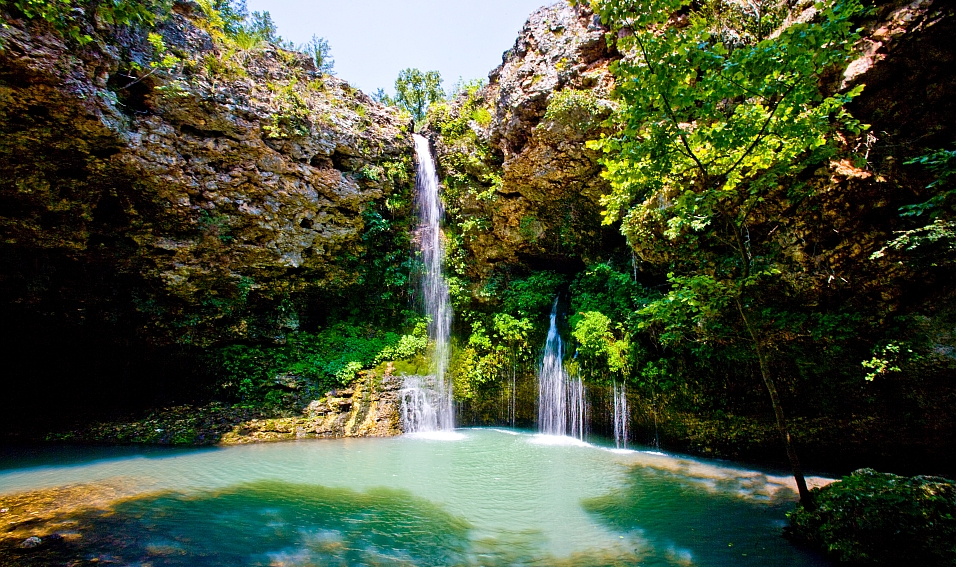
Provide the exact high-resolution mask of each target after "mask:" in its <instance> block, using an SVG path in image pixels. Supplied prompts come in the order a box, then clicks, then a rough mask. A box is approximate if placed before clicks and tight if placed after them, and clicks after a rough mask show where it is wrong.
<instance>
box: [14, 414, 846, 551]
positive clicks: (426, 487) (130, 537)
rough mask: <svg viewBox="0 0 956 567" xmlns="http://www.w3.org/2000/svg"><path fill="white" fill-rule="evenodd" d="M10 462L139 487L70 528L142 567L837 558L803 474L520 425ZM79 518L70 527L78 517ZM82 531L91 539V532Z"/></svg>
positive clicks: (37, 480) (35, 475) (59, 481)
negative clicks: (804, 513) (807, 523)
mask: <svg viewBox="0 0 956 567" xmlns="http://www.w3.org/2000/svg"><path fill="white" fill-rule="evenodd" d="M86 451H87V454H86V455H85V456H84V455H83V452H84V450H83V449H71V450H69V451H68V453H67V455H68V457H69V459H68V460H67V461H66V462H67V464H62V465H53V464H47V465H42V466H36V465H37V464H38V463H40V462H41V461H43V460H44V459H45V458H46V459H49V460H50V461H57V462H62V461H59V459H60V458H62V456H60V457H58V456H57V453H56V451H50V452H49V453H46V454H34V455H33V456H32V457H30V459H31V460H29V461H25V464H29V465H30V466H29V467H21V468H16V467H17V464H16V459H15V458H13V457H12V456H11V455H9V454H8V455H6V456H5V457H4V458H2V459H0V467H3V469H4V470H0V495H9V494H13V493H18V492H24V491H30V490H37V489H43V488H56V487H62V486H68V485H76V484H91V485H96V484H97V483H101V484H108V483H113V484H123V486H124V487H125V489H126V494H133V495H134V496H133V497H131V498H126V499H123V500H120V501H117V502H116V503H114V504H113V505H111V506H110V507H109V508H108V509H106V510H103V509H98V510H89V511H87V512H80V513H73V514H72V515H71V517H70V518H69V521H68V522H65V523H64V524H63V525H64V526H68V529H69V530H70V532H71V533H72V534H74V536H75V537H74V540H77V539H78V540H79V541H81V542H82V547H83V552H84V553H86V554H87V556H88V557H93V556H98V557H100V558H101V559H102V558H105V559H107V560H115V561H118V562H119V563H121V564H128V565H145V564H149V565H152V566H160V565H170V566H172V565H176V566H180V565H181V566H186V565H223V566H225V565H255V566H259V565H262V566H279V565H290V566H291V565H301V566H305V565H576V566H584V565H635V564H640V565H701V566H705V565H734V566H738V565H739V566H749V565H753V566H757V565H759V566H805V565H828V563H826V562H825V561H823V560H821V559H820V558H818V557H817V556H815V555H812V554H810V553H808V552H805V551H803V550H801V549H799V548H796V547H794V546H792V545H790V544H789V543H788V542H787V541H786V540H784V539H782V538H781V537H780V535H779V532H780V528H781V527H782V525H783V523H784V521H785V512H786V510H788V509H789V508H790V507H791V506H792V504H791V502H792V500H793V499H794V498H795V496H794V495H793V492H792V489H791V488H789V485H790V482H791V481H790V480H788V479H787V478H786V477H776V476H773V475H768V474H765V473H761V472H757V471H751V470H746V469H742V468H734V467H729V466H726V465H725V464H719V463H713V462H707V461H701V460H695V459H689V458H686V457H676V456H668V455H663V454H653V453H645V452H640V451H621V450H611V449H607V448H602V447H596V446H593V445H588V444H586V443H582V442H580V441H577V440H572V439H568V438H555V437H547V436H540V435H532V434H528V433H524V432H519V431H513V430H496V429H465V430H458V431H457V432H456V433H450V432H445V433H442V434H441V435H439V436H437V438H435V436H432V437H429V436H414V435H412V436H403V437H399V438H392V439H343V440H326V441H321V440H320V441H303V442H293V443H280V444H266V445H254V446H242V447H229V448H217V449H204V450H195V451H175V452H173V451H170V452H168V453H163V452H161V451H148V452H145V453H143V454H138V455H134V454H129V453H125V452H121V453H119V454H116V453H113V454H110V453H109V452H103V451H98V450H96V449H88V450H86ZM65 529H66V528H65ZM77 534H78V535H77Z"/></svg>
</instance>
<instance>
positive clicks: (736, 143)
mask: <svg viewBox="0 0 956 567" xmlns="http://www.w3.org/2000/svg"><path fill="white" fill-rule="evenodd" d="M594 8H595V10H596V11H597V12H598V13H599V14H600V16H601V19H602V21H603V22H605V23H606V24H609V25H610V26H611V27H612V29H613V31H614V32H616V33H617V37H618V39H617V47H618V49H619V51H620V52H621V53H622V54H624V57H623V59H622V60H620V61H619V62H617V63H615V64H614V67H613V71H614V73H615V76H616V78H617V88H616V91H615V94H616V97H617V99H618V101H619V103H620V106H619V109H618V111H617V112H616V114H615V115H614V116H613V117H612V118H611V123H612V126H614V127H616V129H617V133H616V134H612V135H608V136H605V137H603V138H602V139H601V140H599V141H596V142H594V143H592V147H594V148H597V149H601V150H603V151H604V159H603V162H604V165H605V166H606V168H607V171H606V173H605V177H606V178H607V179H608V180H609V181H610V182H611V185H612V191H611V193H610V194H609V195H607V196H606V197H605V199H604V202H603V204H604V205H605V207H606V212H605V222H606V223H612V222H616V221H619V220H620V221H621V223H622V232H623V233H624V235H625V236H626V237H627V239H628V243H629V244H630V246H631V247H632V249H633V250H634V251H635V253H636V254H637V256H638V257H639V258H641V259H643V260H645V261H649V262H653V263H656V264H658V265H665V266H666V267H667V270H668V272H669V275H668V279H669V281H670V283H671V291H670V292H669V293H668V294H667V295H666V296H664V297H663V298H661V299H659V300H657V301H654V302H652V303H650V304H649V305H647V306H646V307H645V308H644V309H643V310H642V311H641V315H642V316H643V318H644V321H643V323H642V326H644V327H645V328H653V329H654V330H655V332H656V333H658V336H659V337H660V340H661V341H662V342H665V343H667V342H671V343H681V342H684V343H686V342H690V343H694V342H697V343H704V344H707V343H710V344H715V343H720V342H724V343H728V342H734V341H739V340H741V339H743V340H744V341H745V342H747V343H749V344H750V349H751V356H752V357H753V358H755V359H756V360H755V362H756V365H757V368H758V370H759V373H760V376H761V378H762V380H763V382H764V384H765V386H766V388H767V392H768V394H769V396H770V399H771V403H772V406H773V410H774V414H775V417H776V423H777V428H778V431H779V433H780V436H781V439H782V441H783V443H784V445H785V447H786V450H787V456H788V459H789V460H790V463H791V466H792V469H793V474H794V478H795V479H796V481H797V486H798V489H799V492H800V498H801V501H803V502H804V503H805V504H807V505H812V504H811V501H810V494H809V491H808V490H807V486H806V481H805V480H804V477H803V473H802V470H801V467H800V464H799V460H798V458H797V455H796V452H795V450H794V447H793V444H792V442H791V439H790V434H789V430H788V426H787V422H786V419H785V416H784V411H783V406H782V402H781V399H780V395H779V394H778V390H777V381H778V378H779V376H776V375H775V368H777V366H776V365H775V363H774V358H775V355H776V354H777V353H778V351H779V348H780V347H781V346H782V345H783V344H785V343H786V342H787V341H789V340H791V339H792V337H794V336H802V335H804V334H812V335H814V336H816V335H815V333H820V332H824V331H822V330H825V329H829V328H831V327H833V326H834V321H833V318H832V317H830V316H829V315H827V314H821V313H814V312H813V310H812V308H811V309H809V310H808V309H805V307H806V306H805V305H800V304H799V302H791V303H790V304H788V303H787V301H786V298H796V297H799V296H800V294H801V291H802V288H803V287H804V286H806V285H807V281H805V280H804V279H802V278H806V277H807V275H806V274H801V273H797V272H796V271H795V270H794V269H793V265H794V264H793V263H792V262H791V261H790V260H789V259H788V258H787V255H786V250H785V245H783V244H782V243H781V241H780V240H778V238H779V235H776V236H775V231H776V230H777V229H775V228H773V226H772V225H771V223H769V222H768V220H769V219H773V218H775V217H777V216H779V215H784V214H788V213H787V211H789V214H794V210H795V209H796V208H798V207H800V206H801V204H802V203H803V202H805V198H806V197H807V192H808V191H812V189H809V188H808V185H807V184H806V183H803V184H800V183H794V182H793V179H794V176H795V175H796V174H797V173H798V172H802V171H806V170H808V169H810V168H816V167H819V165H821V164H824V163H826V162H827V161H829V159H830V158H832V157H833V156H834V155H835V154H836V153H837V151H838V149H839V144H840V142H839V140H840V137H839V136H838V135H837V130H842V131H844V132H849V133H855V132H859V131H860V129H861V128H862V126H861V125H860V124H859V123H858V122H856V121H855V120H853V118H852V117H851V116H850V115H849V114H848V113H847V112H846V110H845V109H844V105H845V104H846V103H847V102H848V101H849V100H851V99H852V98H853V97H855V96H856V95H857V94H859V92H860V90H861V87H858V88H856V89H854V90H852V91H850V92H845V93H839V92H838V93H831V94H828V93H826V92H824V91H823V90H822V89H821V86H820V85H821V83H823V82H824V81H823V80H822V79H821V78H822V77H825V76H829V75H832V74H833V73H834V71H837V72H838V71H841V70H842V69H843V68H844V67H845V66H846V64H847V63H848V62H849V56H850V53H851V49H852V46H853V44H854V42H855V40H856V38H857V36H856V33H855V30H854V28H853V25H852V20H851V19H852V18H853V17H854V16H856V15H857V14H859V13H860V11H861V8H860V5H859V3H858V2H857V0H835V1H833V2H829V3H827V4H817V6H816V7H815V8H813V10H814V11H815V13H814V14H813V16H812V18H811V19H810V20H809V21H800V22H797V23H791V24H789V25H786V26H784V25H783V24H784V22H785V20H786V17H787V16H788V13H787V5H786V4H784V3H780V2H771V1H758V2H752V3H748V4H747V5H746V6H745V5H743V4H737V3H732V2H726V1H725V0H712V1H709V2H704V3H696V2H694V3H692V2H690V1H689V0H597V1H596V2H594ZM774 30H777V31H774ZM810 277H812V275H811V276H810ZM781 299H784V300H783V301H781ZM790 306H793V309H790ZM751 360H753V359H751Z"/></svg>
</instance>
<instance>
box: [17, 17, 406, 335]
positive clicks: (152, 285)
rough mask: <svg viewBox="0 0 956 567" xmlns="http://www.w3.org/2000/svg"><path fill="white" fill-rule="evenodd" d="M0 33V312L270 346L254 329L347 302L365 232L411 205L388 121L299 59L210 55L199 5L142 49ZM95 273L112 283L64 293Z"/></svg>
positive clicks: (105, 34) (114, 39) (388, 115)
mask: <svg viewBox="0 0 956 567" xmlns="http://www.w3.org/2000/svg"><path fill="white" fill-rule="evenodd" d="M4 19H5V20H6V21H7V25H5V26H4V27H3V28H0V42H2V45H3V49H2V51H0V101H2V103H0V265H2V266H3V267H2V270H0V272H2V274H3V275H2V276H0V293H2V295H3V298H4V301H5V302H6V303H8V304H16V305H24V304H36V306H37V308H38V309H40V310H42V309H44V308H47V307H49V308H51V310H53V311H57V312H64V311H68V310H72V312H73V313H75V317H76V318H84V317H91V318H92V317H100V318H107V319H109V318H125V317H129V316H130V312H134V313H135V314H136V315H137V324H138V325H140V326H142V327H147V328H148V329H147V330H146V334H147V335H149V338H150V339H151V340H154V341H158V342H162V341H177V342H193V343H198V344H205V343H209V342H214V341H219V340H235V339H243V338H249V337H253V338H254V337H255V336H269V334H270V333H272V334H274V333H275V332H276V323H275V322H273V324H272V325H271V327H270V325H265V327H264V328H262V329H253V327H254V326H255V325H256V324H258V323H260V322H261V321H257V319H256V315H255V314H256V313H257V312H260V313H261V312H262V311H263V310H266V309H267V308H268V307H267V305H268V304H275V305H277V304H278V303H279V300H281V299H283V298H287V297H288V296H289V294H290V293H292V292H295V291H302V290H306V289H311V288H317V287H322V286H330V285H334V286H339V287H344V286H347V285H349V284H350V283H354V282H355V281H356V280H357V273H356V270H355V265H356V263H357V259H358V258H361V257H362V256H363V255H364V254H365V253H366V252H368V249H367V243H366V242H365V241H364V240H363V234H364V232H365V231H366V218H367V215H368V214H369V213H372V212H373V211H378V210H385V206H384V203H385V200H386V199H388V198H389V197H393V198H394V197H395V196H399V195H405V196H406V197H407V195H408V192H409V191H410V187H411V182H412V175H413V168H412V159H413V147H412V142H411V136H410V125H409V124H407V123H404V122H403V121H402V120H401V119H400V118H399V116H398V112H397V111H396V110H395V109H392V108H388V107H385V106H382V105H379V104H377V103H375V102H374V101H372V100H371V99H370V98H369V97H367V96H365V95H364V94H363V93H361V92H359V91H357V90H355V89H352V88H351V87H350V86H349V85H348V84H347V83H346V82H344V81H342V80H339V79H336V78H334V77H330V76H324V75H322V74H321V73H319V72H318V71H317V70H316V67H315V64H314V62H313V61H312V60H311V59H310V58H309V57H307V56H306V55H304V54H300V53H294V52H288V51H284V50H280V49H277V48H275V47H272V46H269V45H267V44H263V45H259V46H256V47H252V48H249V49H242V48H240V47H237V46H230V45H227V44H224V43H223V42H221V41H217V40H216V39H215V37H214V36H215V30H210V28H209V24H208V22H207V21H206V19H205V16H204V15H203V14H202V12H201V11H200V10H199V7H198V5H196V4H193V3H188V2H180V3H177V4H176V5H175V7H174V12H173V13H172V14H171V16H170V17H169V18H168V19H167V20H166V21H163V22H161V23H160V24H159V25H158V26H157V29H156V30H155V31H156V33H158V34H159V36H160V37H161V38H162V42H163V44H164V46H165V47H159V48H157V47H156V45H155V39H154V40H153V42H152V43H151V42H150V39H149V37H148V32H147V30H139V29H131V28H125V27H122V28H114V27H112V26H109V25H106V24H104V23H102V22H99V21H96V20H95V18H91V19H89V21H86V22H85V25H87V26H88V28H89V29H88V30H86V31H89V32H90V33H91V35H92V37H93V41H92V42H91V43H89V44H88V45H85V46H78V45H76V44H75V43H73V42H71V40H69V39H65V38H64V37H63V36H62V35H60V34H58V33H57V32H55V31H54V30H52V29H50V28H48V27H46V26H45V25H44V24H43V23H37V22H27V21H24V20H17V19H15V17H14V16H13V15H10V14H5V15H4ZM168 55H171V56H174V57H175V58H177V59H176V60H174V61H176V62H175V63H173V64H172V65H165V64H163V63H162V61H163V58H164V57H165V56H168ZM406 200H407V199H406ZM405 213H407V207H406V209H405V210H404V211H403V210H399V211H397V214H399V215H402V214H405ZM29 259H38V260H37V262H39V263H40V264H42V265H36V266H34V265H31V264H33V263H32V262H30V261H29ZM93 270H96V271H98V272H100V273H105V274H110V276H108V277H106V276H99V275H87V276H85V277H84V276H82V275H81V274H82V273H84V272H91V271H93ZM104 278H105V279H106V280H107V281H103V279H104ZM104 287H106V288H109V287H112V288H115V289H113V290H112V293H103V291H104V289H103V288H104ZM67 288H68V289H67ZM105 296H112V297H105ZM256 301H259V302H260V303H261V305H258V306H252V307H250V308H247V307H249V306H250V304H252V303H255V302H256ZM64 303H66V305H64ZM70 308H72V309H70ZM273 319H278V320H279V322H278V325H279V327H280V328H281V326H282V324H283V323H282V321H281V317H278V316H276V317H273ZM287 323H289V324H293V325H294V321H287ZM184 334H185V335H187V336H186V337H184V336H183V335H184ZM184 338H185V339H187V340H185V341H184Z"/></svg>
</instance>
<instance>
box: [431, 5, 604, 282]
mask: <svg viewBox="0 0 956 567" xmlns="http://www.w3.org/2000/svg"><path fill="white" fill-rule="evenodd" d="M606 33H607V29H606V28H604V27H602V25H601V23H600V20H599V18H597V17H596V16H595V15H594V14H592V13H591V12H590V11H589V10H588V9H586V8H584V7H582V6H578V7H571V6H569V5H567V4H566V3H560V4H555V5H553V6H549V7H546V8H542V9H540V10H538V11H537V12H535V13H534V14H532V15H531V17H530V18H529V19H528V22H527V23H526V24H525V26H524V28H523V29H522V31H521V34H520V36H519V38H518V40H517V42H516V43H515V46H514V47H513V48H512V49H511V50H509V51H507V52H505V54H504V57H503V61H502V64H501V66H500V67H498V68H497V69H495V70H494V71H492V72H491V74H490V75H489V83H488V85H487V86H485V87H483V88H481V89H480V90H478V91H476V92H470V93H469V92H465V93H461V94H460V95H459V97H458V98H457V99H456V100H455V101H454V102H453V103H452V104H451V105H450V108H439V109H436V110H435V111H433V112H432V114H431V129H432V130H433V131H434V132H435V134H436V135H435V136H434V138H435V142H436V150H437V154H438V164H439V167H440V169H441V170H442V172H443V174H444V176H445V183H446V185H448V186H449V188H450V190H449V192H448V193H447V194H446V195H447V196H446V199H448V200H449V201H451V203H450V204H449V207H450V211H451V213H452V215H454V216H455V220H456V221H457V224H458V225H459V227H464V228H462V229H461V230H462V234H461V237H462V239H461V240H462V245H463V247H464V248H465V250H466V251H467V254H468V256H469V259H470V265H469V266H468V275H470V276H472V277H475V278H482V277H486V276H488V275H489V274H490V273H491V272H492V271H493V270H494V269H495V267H496V266H502V265H515V264H519V265H525V266H527V267H530V268H535V269H557V270H565V269H567V270H573V269H575V268H578V267H580V265H581V264H580V262H581V259H582V258H583V259H585V261H589V260H596V259H597V258H598V257H600V256H601V255H602V254H603V253H606V252H607V250H608V248H609V247H613V246H615V245H617V244H619V243H620V242H621V239H620V237H618V236H617V235H616V234H615V233H614V232H612V231H604V230H603V229H602V228H601V222H600V220H601V219H600V210H601V205H600V199H601V197H602V195H604V194H605V193H606V192H607V190H608V187H607V184H606V182H605V181H604V180H603V179H602V178H601V177H600V172H601V166H600V165H599V164H598V162H597V158H598V157H599V154H598V152H596V151H595V150H591V149H588V148H587V147H586V145H585V142H586V141H587V140H591V139H595V138H597V137H599V136H600V134H601V132H602V131H603V130H602V128H603V126H602V121H603V119H604V118H606V117H607V115H608V113H609V110H610V103H609V102H608V100H607V99H608V96H609V92H610V89H611V88H612V87H613V77H612V76H611V74H610V72H609V70H608V65H609V63H610V62H611V61H612V60H613V59H614V57H615V56H614V54H613V53H612V52H611V51H609V49H608V47H607V41H606V39H605V34H606Z"/></svg>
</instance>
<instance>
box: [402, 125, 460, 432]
mask: <svg viewBox="0 0 956 567" xmlns="http://www.w3.org/2000/svg"><path fill="white" fill-rule="evenodd" d="M414 139H415V156H416V158H417V159H416V161H417V162H418V165H417V171H416V177H415V189H416V197H415V208H416V211H417V213H418V228H417V230H416V233H415V243H416V245H417V248H418V252H419V253H420V254H421V258H422V262H423V264H424V274H423V277H422V298H423V303H424V308H425V315H426V316H427V317H428V338H429V342H430V343H431V345H432V348H433V349H434V352H433V355H432V371H433V372H434V375H433V376H428V377H424V378H423V377H421V376H409V377H406V379H405V382H404V384H403V387H402V392H401V395H402V409H401V413H402V425H403V427H404V428H405V431H406V432H407V433H415V432H427V431H439V430H441V431H451V430H452V429H454V428H455V412H454V406H453V405H452V385H451V382H450V381H448V382H446V376H445V374H446V372H447V370H448V360H449V355H450V335H451V301H450V299H449V295H448V281H447V280H446V279H445V276H444V274H443V273H442V266H443V264H444V261H445V243H444V241H443V240H442V232H441V221H442V216H443V214H444V210H443V208H442V203H441V197H440V195H439V191H440V185H439V183H438V175H437V174H436V173H435V162H434V160H433V159H432V155H431V148H430V146H429V143H428V140H426V139H425V138H424V137H422V136H419V135H418V134H415V135H414Z"/></svg>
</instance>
